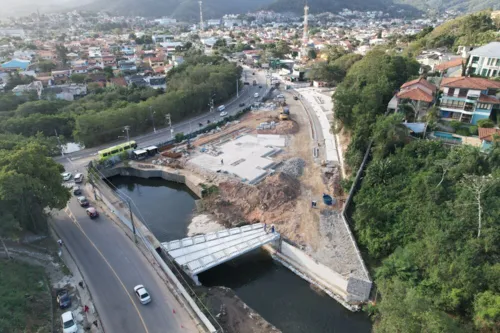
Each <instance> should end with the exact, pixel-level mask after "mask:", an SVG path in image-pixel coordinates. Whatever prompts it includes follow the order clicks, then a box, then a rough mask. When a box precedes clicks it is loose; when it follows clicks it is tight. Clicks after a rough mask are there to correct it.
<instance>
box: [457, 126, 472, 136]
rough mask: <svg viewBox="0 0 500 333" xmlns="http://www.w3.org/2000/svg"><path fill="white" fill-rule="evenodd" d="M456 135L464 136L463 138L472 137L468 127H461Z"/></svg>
mask: <svg viewBox="0 0 500 333" xmlns="http://www.w3.org/2000/svg"><path fill="white" fill-rule="evenodd" d="M456 133H457V134H458V135H463V136H469V135H470V132H469V129H468V128H467V127H460V128H459V129H457V131H456Z"/></svg>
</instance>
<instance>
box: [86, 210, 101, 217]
mask: <svg viewBox="0 0 500 333" xmlns="http://www.w3.org/2000/svg"><path fill="white" fill-rule="evenodd" d="M85 211H86V212H87V215H88V216H89V217H90V218H91V219H95V218H96V217H99V213H98V212H97V209H95V208H94V207H89V208H87V209H86V210H85Z"/></svg>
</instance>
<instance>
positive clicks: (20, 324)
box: [0, 259, 52, 333]
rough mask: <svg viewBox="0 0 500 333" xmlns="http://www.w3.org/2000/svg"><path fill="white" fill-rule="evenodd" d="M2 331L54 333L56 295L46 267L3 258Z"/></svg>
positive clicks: (0, 269)
mask: <svg viewBox="0 0 500 333" xmlns="http://www.w3.org/2000/svg"><path fill="white" fill-rule="evenodd" d="M0 299H1V300H2V301H1V302H0V332H9V333H30V332H33V333H35V332H52V321H51V317H52V314H51V307H50V303H51V302H52V296H51V294H50V286H49V285H48V280H47V276H46V274H45V271H44V269H43V268H42V267H39V266H33V265H29V264H26V263H23V262H18V261H14V260H6V259H0Z"/></svg>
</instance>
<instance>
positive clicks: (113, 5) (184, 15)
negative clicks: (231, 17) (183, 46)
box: [81, 0, 271, 21]
mask: <svg viewBox="0 0 500 333" xmlns="http://www.w3.org/2000/svg"><path fill="white" fill-rule="evenodd" d="M270 2H271V0H239V1H231V0H211V1H204V2H203V17H204V18H206V19H209V18H220V17H221V16H223V15H225V14H241V13H246V12H248V11H255V10H257V9H259V8H260V7H262V6H264V5H267V4H269V3H270ZM81 9H83V10H90V11H107V12H110V13H113V14H118V15H138V16H146V17H161V16H170V17H173V18H176V19H178V20H182V21H198V19H199V15H200V9H199V5H198V0H163V1H158V0H142V1H133V0H109V1H104V2H103V1H94V2H92V3H91V4H89V5H85V6H82V7H81Z"/></svg>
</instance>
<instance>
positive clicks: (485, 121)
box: [477, 118, 495, 128]
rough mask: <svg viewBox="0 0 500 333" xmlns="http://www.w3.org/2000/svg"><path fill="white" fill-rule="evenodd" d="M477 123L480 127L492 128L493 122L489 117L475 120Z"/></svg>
mask: <svg viewBox="0 0 500 333" xmlns="http://www.w3.org/2000/svg"><path fill="white" fill-rule="evenodd" d="M477 125H478V126H479V127H482V128H493V127H495V123H494V122H493V120H491V119H488V118H487V119H481V120H478V121H477Z"/></svg>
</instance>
